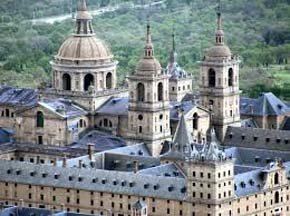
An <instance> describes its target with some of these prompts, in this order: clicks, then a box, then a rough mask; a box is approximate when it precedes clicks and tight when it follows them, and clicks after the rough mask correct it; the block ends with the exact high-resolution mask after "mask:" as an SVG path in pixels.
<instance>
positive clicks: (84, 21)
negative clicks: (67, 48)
mask: <svg viewBox="0 0 290 216" xmlns="http://www.w3.org/2000/svg"><path fill="white" fill-rule="evenodd" d="M92 19H93V17H92V15H91V14H90V13H89V12H88V10H87V2H86V0H80V1H79V6H78V11H77V17H76V34H77V35H91V34H94V30H93V28H92Z"/></svg>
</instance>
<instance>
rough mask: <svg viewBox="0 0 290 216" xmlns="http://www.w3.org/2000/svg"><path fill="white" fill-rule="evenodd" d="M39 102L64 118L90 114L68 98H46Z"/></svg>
mask: <svg viewBox="0 0 290 216" xmlns="http://www.w3.org/2000/svg"><path fill="white" fill-rule="evenodd" d="M38 103H39V105H41V106H43V107H45V108H46V109H48V110H50V111H52V112H53V113H55V114H57V115H59V116H61V117H63V118H75V117H79V116H83V115H87V114H88V112H87V111H85V110H84V109H83V108H81V107H79V106H77V105H76V104H74V103H73V102H72V101H70V100H66V99H51V100H50V99H44V100H42V101H40V102H38Z"/></svg>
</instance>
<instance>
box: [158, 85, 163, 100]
mask: <svg viewBox="0 0 290 216" xmlns="http://www.w3.org/2000/svg"><path fill="white" fill-rule="evenodd" d="M158 101H163V84H162V83H159V84H158Z"/></svg>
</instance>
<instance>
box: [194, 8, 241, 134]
mask: <svg viewBox="0 0 290 216" xmlns="http://www.w3.org/2000/svg"><path fill="white" fill-rule="evenodd" d="M215 37H216V38H215V39H216V43H215V46H213V47H212V48H211V49H210V50H209V52H208V54H207V55H206V56H205V58H204V59H203V61H202V63H201V77H202V79H201V84H200V94H201V104H202V105H203V106H205V107H207V108H208V109H211V110H212V111H213V113H214V115H213V122H214V125H215V128H216V130H217V134H218V137H219V139H220V140H223V139H224V136H225V133H226V130H227V127H228V126H229V125H233V124H236V125H239V121H240V110H239V107H240V97H239V95H240V89H239V63H240V60H239V59H238V58H237V57H233V56H232V54H231V51H230V49H229V48H228V47H227V46H226V45H225V43H224V33H223V30H222V26H221V14H220V12H219V13H218V28H217V30H216V35H215Z"/></svg>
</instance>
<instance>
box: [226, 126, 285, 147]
mask: <svg viewBox="0 0 290 216" xmlns="http://www.w3.org/2000/svg"><path fill="white" fill-rule="evenodd" d="M223 145H225V146H232V147H247V148H260V149H268V150H280V151H284V150H286V151H289V150H290V133H289V132H288V131H283V130H270V129H262V128H243V127H232V126H229V127H228V129H227V132H226V136H225V140H224V143H223Z"/></svg>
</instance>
